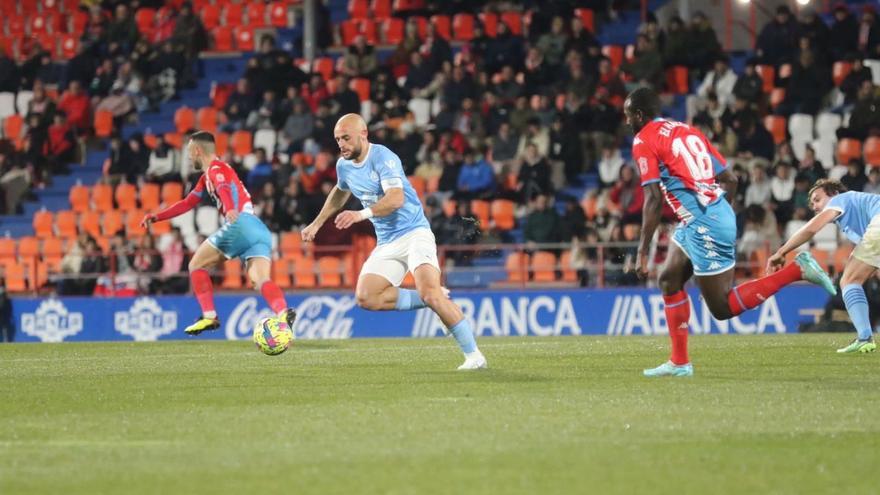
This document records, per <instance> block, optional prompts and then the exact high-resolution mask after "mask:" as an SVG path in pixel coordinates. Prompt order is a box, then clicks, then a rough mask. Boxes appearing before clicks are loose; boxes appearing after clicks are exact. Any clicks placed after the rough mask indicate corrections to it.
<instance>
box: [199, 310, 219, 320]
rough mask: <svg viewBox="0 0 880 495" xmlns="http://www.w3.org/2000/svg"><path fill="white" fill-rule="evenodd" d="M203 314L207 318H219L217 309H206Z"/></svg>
mask: <svg viewBox="0 0 880 495" xmlns="http://www.w3.org/2000/svg"><path fill="white" fill-rule="evenodd" d="M202 316H204V317H205V318H211V319H212V320H216V319H217V312H216V311H205V314H203V315H202Z"/></svg>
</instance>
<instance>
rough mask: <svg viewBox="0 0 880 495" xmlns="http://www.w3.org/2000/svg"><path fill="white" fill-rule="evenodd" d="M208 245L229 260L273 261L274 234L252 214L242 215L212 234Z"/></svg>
mask: <svg viewBox="0 0 880 495" xmlns="http://www.w3.org/2000/svg"><path fill="white" fill-rule="evenodd" d="M208 244H210V245H212V246H214V247H215V248H217V250H218V251H220V252H221V253H223V256H226V258H227V259H231V258H241V259H243V260H248V259H250V258H267V259H270V260H271V259H272V234H271V233H270V232H269V229H268V228H266V226H265V225H264V224H263V222H261V221H260V219H259V218H257V217H255V216H254V215H252V214H250V213H241V214H239V215H238V219H236V220H235V223H231V224H229V223H227V224H226V225H224V226H223V227H220V230H218V231H217V232H214V233H213V234H211V237H209V238H208Z"/></svg>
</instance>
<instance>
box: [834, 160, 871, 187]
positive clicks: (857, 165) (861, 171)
mask: <svg viewBox="0 0 880 495" xmlns="http://www.w3.org/2000/svg"><path fill="white" fill-rule="evenodd" d="M840 182H841V184H843V185H844V186H846V188H847V190H849V191H861V190H862V189H864V188H865V184H867V183H868V177H866V176H865V164H864V162H862V161H861V160H859V159H858V158H853V159H851V160H850V161H849V163H848V164H847V165H846V175H844V176H843V177H841V178H840Z"/></svg>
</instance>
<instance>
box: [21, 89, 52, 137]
mask: <svg viewBox="0 0 880 495" xmlns="http://www.w3.org/2000/svg"><path fill="white" fill-rule="evenodd" d="M32 115H36V116H37V117H38V118H39V125H40V127H43V128H48V127H49V125H50V124H52V122H53V120H54V117H55V102H54V101H52V100H51V99H50V98H49V97H48V96H46V89H45V87H44V86H43V84H35V85H34V97H33V99H31V101H30V103H28V106H27V111H26V113H25V117H27V118H30V117H31V116H32Z"/></svg>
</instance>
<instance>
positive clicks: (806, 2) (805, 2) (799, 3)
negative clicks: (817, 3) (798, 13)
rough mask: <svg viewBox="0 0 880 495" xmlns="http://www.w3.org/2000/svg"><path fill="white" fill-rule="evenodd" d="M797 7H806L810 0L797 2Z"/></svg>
mask: <svg viewBox="0 0 880 495" xmlns="http://www.w3.org/2000/svg"><path fill="white" fill-rule="evenodd" d="M797 3H798V5H807V4H808V3H810V0H797Z"/></svg>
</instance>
